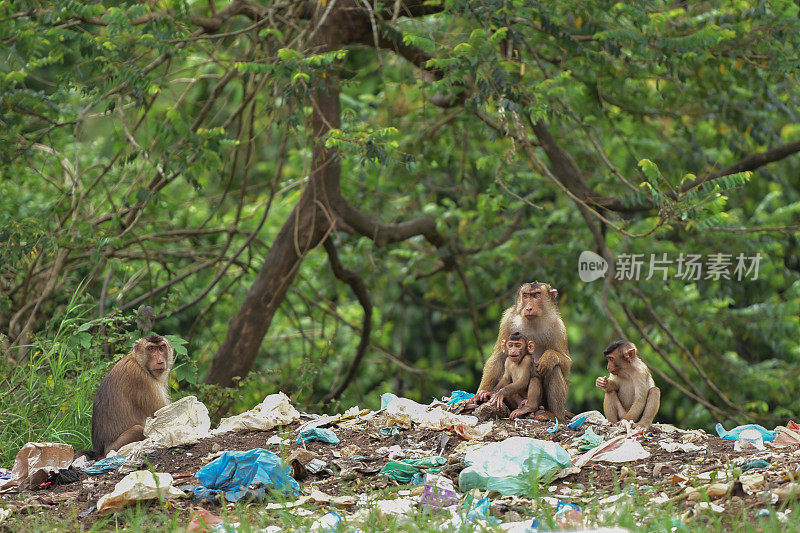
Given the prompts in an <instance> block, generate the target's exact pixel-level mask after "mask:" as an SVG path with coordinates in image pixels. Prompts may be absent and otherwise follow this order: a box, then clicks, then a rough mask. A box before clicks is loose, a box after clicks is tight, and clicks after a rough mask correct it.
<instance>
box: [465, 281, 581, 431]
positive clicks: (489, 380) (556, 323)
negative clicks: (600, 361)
mask: <svg viewBox="0 0 800 533" xmlns="http://www.w3.org/2000/svg"><path fill="white" fill-rule="evenodd" d="M557 296H558V291H557V290H556V289H554V288H552V287H551V286H550V285H548V284H547V283H541V282H538V281H534V282H532V283H524V284H522V286H520V288H519V290H518V291H517V297H516V301H515V303H514V305H513V306H511V307H509V308H508V309H506V310H505V311H504V312H503V316H502V318H501V319H500V328H499V329H500V331H499V333H498V335H497V342H495V345H494V349H493V350H492V354H491V355H490V356H489V358H488V359H487V360H486V362H485V363H484V365H483V377H482V378H481V384H480V386H479V387H478V393H477V394H476V396H475V399H474V400H473V403H475V402H476V401H477V400H479V399H481V398H486V397H490V396H491V394H492V393H493V391H495V389H496V388H497V384H498V383H499V381H500V379H501V378H502V377H503V375H504V373H505V363H506V360H507V353H506V349H505V348H504V343H505V342H506V341H507V339H509V335H510V334H511V333H512V332H519V333H520V334H521V335H522V336H524V337H525V339H527V341H529V342H532V343H533V350H532V352H531V354H530V361H531V365H532V370H531V375H532V376H536V378H535V379H531V380H530V384H529V387H528V395H527V396H528V397H527V400H526V402H525V404H524V405H521V406H519V407H518V408H517V410H516V411H514V412H513V413H512V417H513V418H517V417H521V416H525V415H526V414H528V413H536V414H537V416H539V415H541V416H544V417H548V418H549V417H551V416H553V417H556V418H560V419H562V420H563V419H564V418H565V416H566V406H567V391H568V388H569V381H568V377H569V373H570V369H571V367H572V359H571V358H570V355H569V349H568V348H567V329H566V327H565V326H564V321H563V320H562V319H561V314H560V313H559V311H558V305H557V304H556V297H557ZM487 393H488V394H487Z"/></svg>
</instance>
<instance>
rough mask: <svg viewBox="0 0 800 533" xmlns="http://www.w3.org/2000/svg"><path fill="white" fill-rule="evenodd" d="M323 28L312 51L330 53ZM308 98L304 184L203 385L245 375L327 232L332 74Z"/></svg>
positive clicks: (334, 188) (333, 185)
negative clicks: (310, 103)
mask: <svg viewBox="0 0 800 533" xmlns="http://www.w3.org/2000/svg"><path fill="white" fill-rule="evenodd" d="M326 26H327V27H330V26H328V25H323V26H322V27H320V31H319V33H318V35H317V42H318V44H319V46H318V50H319V49H322V50H333V49H336V39H335V38H334V36H333V35H332V34H331V33H332V32H330V30H327V29H326ZM312 98H313V106H312V107H313V111H312V116H311V127H312V136H311V139H310V142H311V143H312V144H313V150H312V164H311V176H310V179H309V182H308V185H307V186H306V189H305V191H304V192H303V195H302V196H301V197H300V201H299V202H298V203H297V205H296V206H295V208H294V209H293V210H292V212H291V214H290V215H289V217H288V218H287V219H286V222H285V223H284V224H283V227H282V228H281V230H280V232H279V233H278V236H277V237H276V238H275V241H274V242H273V243H272V247H271V248H270V250H269V253H268V254H267V256H266V257H265V258H264V264H263V265H262V266H261V269H260V270H259V272H258V276H257V277H256V280H255V282H254V283H253V286H252V287H250V290H249V291H248V292H247V296H246V297H245V300H244V302H243V303H242V306H241V308H240V309H239V311H238V312H237V313H236V315H234V317H233V318H232V319H231V321H230V322H229V323H228V334H227V336H226V337H225V341H224V342H223V343H222V345H221V346H220V347H219V350H218V351H217V353H216V354H215V355H214V360H213V362H212V365H211V371H210V372H209V374H208V377H207V378H206V381H207V382H208V383H212V384H218V385H222V386H225V387H229V386H231V385H232V384H233V378H234V377H236V376H240V377H243V376H245V375H247V373H248V372H249V371H250V368H251V367H252V366H253V361H254V360H255V358H256V356H257V355H258V351H259V348H260V347H261V343H262V341H263V340H264V335H266V333H267V330H268V329H269V326H270V323H271V322H272V318H273V317H274V316H275V312H276V311H277V309H278V306H279V305H280V304H281V302H282V301H283V299H284V297H285V296H286V291H287V290H288V289H289V286H290V285H291V283H292V281H293V280H294V276H295V275H296V274H297V271H298V269H299V268H300V265H301V264H302V262H303V259H305V256H306V255H307V254H308V253H309V252H310V251H312V250H313V249H314V248H316V247H317V246H319V244H320V243H321V242H322V240H323V239H324V238H325V237H326V236H327V234H328V232H329V231H330V230H331V229H332V224H333V220H335V215H334V210H333V209H332V208H331V201H330V199H329V198H330V196H331V195H332V196H334V197H335V198H338V197H339V180H340V178H341V165H340V164H339V162H338V159H337V157H336V153H335V151H333V150H329V149H327V148H325V145H324V140H323V137H324V136H325V135H326V134H327V133H328V131H329V129H330V128H339V126H340V124H341V116H340V104H339V85H338V77H337V76H336V73H335V72H328V75H327V76H326V77H325V87H323V88H322V89H321V90H318V91H316V92H315V94H314V96H313V97H312Z"/></svg>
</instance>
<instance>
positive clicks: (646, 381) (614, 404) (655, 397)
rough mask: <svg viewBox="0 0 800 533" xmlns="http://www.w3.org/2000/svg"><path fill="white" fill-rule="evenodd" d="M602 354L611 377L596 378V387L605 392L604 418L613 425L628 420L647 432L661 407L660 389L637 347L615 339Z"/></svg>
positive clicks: (629, 342) (628, 342)
mask: <svg viewBox="0 0 800 533" xmlns="http://www.w3.org/2000/svg"><path fill="white" fill-rule="evenodd" d="M603 355H605V356H606V360H607V361H608V371H609V372H610V373H611V375H610V376H608V377H606V376H601V377H599V378H597V380H596V381H595V385H596V386H597V388H598V389H602V390H603V391H604V392H605V398H604V399H603V411H604V412H605V415H606V418H607V419H608V421H609V422H611V423H612V424H613V423H616V422H619V421H620V420H630V421H632V422H634V423H635V424H636V425H637V426H638V427H641V428H643V429H647V428H648V427H650V424H652V423H653V418H655V416H656V413H657V412H658V408H659V406H660V405H661V390H660V389H659V388H658V387H656V384H655V382H654V381H653V377H652V376H651V375H650V370H649V369H648V368H647V365H645V364H644V362H643V361H642V359H641V358H640V357H639V353H638V351H637V350H636V345H635V344H633V343H632V342H631V341H627V340H616V341H614V342H612V343H611V344H609V345H608V346H607V347H606V349H605V350H603Z"/></svg>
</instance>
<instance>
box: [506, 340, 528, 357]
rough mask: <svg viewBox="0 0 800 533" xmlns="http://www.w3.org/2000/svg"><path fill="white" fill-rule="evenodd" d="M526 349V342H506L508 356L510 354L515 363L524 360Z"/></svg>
mask: <svg viewBox="0 0 800 533" xmlns="http://www.w3.org/2000/svg"><path fill="white" fill-rule="evenodd" d="M526 349H527V347H526V346H525V342H524V341H522V340H518V341H512V340H508V341H506V354H508V356H509V357H510V358H511V359H512V360H513V361H519V360H520V359H522V358H523V357H524V356H525V354H526V353H527V352H526Z"/></svg>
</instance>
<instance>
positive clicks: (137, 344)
mask: <svg viewBox="0 0 800 533" xmlns="http://www.w3.org/2000/svg"><path fill="white" fill-rule="evenodd" d="M143 342H144V338H141V339H139V340H137V341H136V342H134V343H133V351H134V352H138V351H140V350H141V349H142V343H143Z"/></svg>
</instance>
